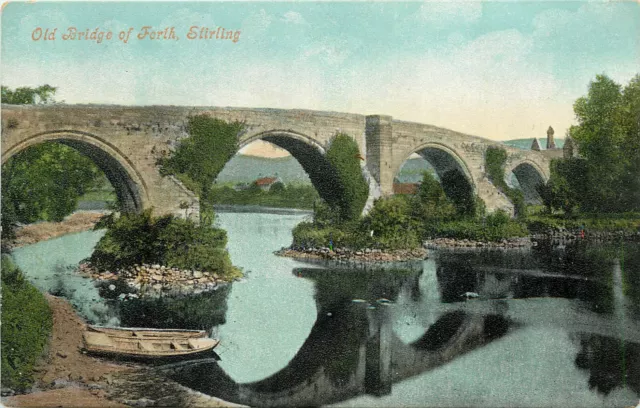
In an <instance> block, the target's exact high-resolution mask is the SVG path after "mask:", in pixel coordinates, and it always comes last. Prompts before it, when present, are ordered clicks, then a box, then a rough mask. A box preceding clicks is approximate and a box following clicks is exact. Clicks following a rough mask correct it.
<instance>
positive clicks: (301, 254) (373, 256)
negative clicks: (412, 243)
mask: <svg viewBox="0 0 640 408" xmlns="http://www.w3.org/2000/svg"><path fill="white" fill-rule="evenodd" d="M275 254H276V255H278V256H285V257H288V258H299V259H324V260H332V261H349V262H402V261H414V260H422V259H426V258H427V254H428V253H427V250H426V249H425V248H416V249H400V250H394V251H383V250H381V249H371V248H365V249H361V250H353V249H348V248H335V249H334V250H333V251H332V250H330V249H329V248H282V249H281V250H279V251H276V252H275Z"/></svg>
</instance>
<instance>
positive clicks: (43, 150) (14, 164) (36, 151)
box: [2, 142, 102, 231]
mask: <svg viewBox="0 0 640 408" xmlns="http://www.w3.org/2000/svg"><path fill="white" fill-rule="evenodd" d="M2 173H3V174H2V214H3V220H2V221H3V230H5V231H6V229H5V227H6V228H8V229H10V228H11V227H10V225H8V224H10V223H13V222H21V223H32V222H36V221H40V220H45V221H61V220H62V219H63V218H64V217H65V216H67V215H69V214H71V213H72V212H73V211H74V210H75V208H76V204H77V201H78V198H79V197H80V196H81V195H83V194H85V193H86V192H87V191H88V190H89V189H91V188H94V187H97V184H98V183H99V181H100V176H101V174H102V172H101V171H100V169H98V167H97V166H96V165H95V164H94V163H93V162H92V161H91V159H89V158H87V157H85V156H83V155H81V154H80V153H78V152H77V151H76V150H74V149H72V148H70V147H68V146H64V145H61V144H58V143H55V142H47V143H42V144H39V145H37V146H32V147H29V148H27V149H25V150H23V151H21V152H20V153H18V154H17V155H15V156H14V157H11V158H10V159H9V160H7V162H6V163H5V164H4V166H3V172H2Z"/></svg>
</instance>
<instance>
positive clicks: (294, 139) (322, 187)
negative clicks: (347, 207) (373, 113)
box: [238, 129, 343, 203]
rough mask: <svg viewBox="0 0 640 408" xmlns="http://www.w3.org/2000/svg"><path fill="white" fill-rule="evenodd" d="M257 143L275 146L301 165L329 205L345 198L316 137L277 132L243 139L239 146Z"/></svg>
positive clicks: (290, 132)
mask: <svg viewBox="0 0 640 408" xmlns="http://www.w3.org/2000/svg"><path fill="white" fill-rule="evenodd" d="M256 140H264V141H266V142H269V143H273V144H274V145H276V146H278V147H280V148H282V149H284V150H286V151H288V152H289V153H290V154H291V155H292V156H293V157H294V158H295V159H296V160H297V161H298V163H300V165H301V166H302V168H303V169H304V171H305V172H306V173H307V175H308V176H309V179H311V183H312V184H313V186H314V187H315V188H316V190H318V194H319V195H320V197H322V199H324V200H325V201H326V202H327V203H331V202H333V201H335V197H340V196H342V194H343V188H342V184H341V183H340V180H339V178H338V174H337V173H336V172H335V170H334V168H333V166H332V165H331V163H329V160H328V159H327V157H326V155H325V153H326V151H325V149H324V147H322V146H321V145H320V144H319V143H318V142H316V141H315V140H314V139H313V138H311V137H309V136H306V135H304V134H301V133H297V132H294V131H290V130H277V129H274V130H269V131H265V132H261V133H258V134H255V135H252V136H250V137H247V138H246V139H242V140H241V141H240V143H239V146H238V147H239V149H242V148H243V147H245V146H247V145H248V144H250V143H252V142H255V141H256Z"/></svg>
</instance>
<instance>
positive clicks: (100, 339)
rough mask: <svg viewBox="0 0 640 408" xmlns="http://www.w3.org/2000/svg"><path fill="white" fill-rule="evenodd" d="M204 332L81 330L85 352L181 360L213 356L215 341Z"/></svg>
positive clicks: (141, 358) (148, 358) (122, 356)
mask: <svg viewBox="0 0 640 408" xmlns="http://www.w3.org/2000/svg"><path fill="white" fill-rule="evenodd" d="M205 334H206V333H204V332H202V333H200V332H194V331H190V332H187V333H184V332H181V331H177V330H171V331H163V332H158V331H153V330H149V329H145V330H140V329H133V330H131V329H125V330H120V329H117V328H108V329H106V330H105V329H104V328H99V329H98V330H96V328H95V327H90V328H89V329H88V330H86V331H85V332H84V333H83V340H84V348H85V350H86V351H87V352H88V353H91V354H95V355H101V356H106V357H111V358H117V359H127V360H146V361H149V360H183V359H193V358H200V357H202V356H206V357H214V358H215V357H216V356H217V355H216V354H215V353H214V352H213V349H214V348H215V347H216V346H217V345H218V343H219V341H218V340H215V339H210V338H206V337H204V336H205Z"/></svg>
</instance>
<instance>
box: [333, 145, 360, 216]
mask: <svg viewBox="0 0 640 408" xmlns="http://www.w3.org/2000/svg"><path fill="white" fill-rule="evenodd" d="M360 157H361V153H360V150H359V148H358V144H357V143H356V141H355V140H353V139H352V138H351V137H350V136H348V135H345V134H343V133H339V134H337V135H336V136H335V137H334V138H333V140H332V141H331V146H329V150H327V159H328V160H329V162H330V163H331V165H332V167H333V168H334V169H335V171H336V172H337V174H338V179H339V181H340V184H341V185H342V187H343V190H342V191H343V194H342V196H341V197H336V201H335V203H336V205H337V207H338V212H339V214H340V218H341V219H342V220H344V221H351V220H357V219H358V218H359V217H360V214H361V213H362V209H363V208H364V205H365V204H366V202H367V198H368V197H369V184H368V183H367V181H366V180H365V178H364V176H363V175H362V169H361V168H360ZM329 204H330V205H331V204H333V203H329Z"/></svg>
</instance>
